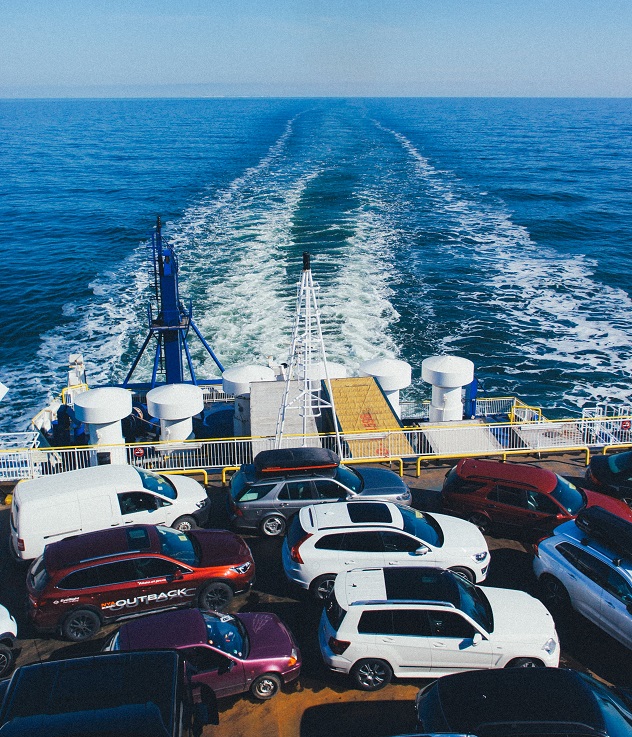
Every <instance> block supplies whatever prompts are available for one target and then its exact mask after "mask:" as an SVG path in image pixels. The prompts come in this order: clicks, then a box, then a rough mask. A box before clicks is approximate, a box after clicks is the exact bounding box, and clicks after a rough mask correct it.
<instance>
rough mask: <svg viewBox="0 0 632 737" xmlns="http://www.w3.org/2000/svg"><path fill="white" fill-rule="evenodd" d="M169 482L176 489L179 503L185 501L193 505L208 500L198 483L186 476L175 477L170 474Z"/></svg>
mask: <svg viewBox="0 0 632 737" xmlns="http://www.w3.org/2000/svg"><path fill="white" fill-rule="evenodd" d="M169 481H170V482H171V483H172V484H173V485H174V486H175V488H176V493H177V494H178V501H179V502H183V501H185V502H188V503H190V504H195V503H196V502H202V501H206V500H207V499H208V494H207V493H206V490H205V489H204V487H203V486H202V484H200V483H198V482H197V481H196V480H195V479H191V478H189V477H188V476H176V475H175V474H172V475H171V476H169ZM192 509H193V507H192Z"/></svg>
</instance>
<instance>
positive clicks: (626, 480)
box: [586, 450, 632, 499]
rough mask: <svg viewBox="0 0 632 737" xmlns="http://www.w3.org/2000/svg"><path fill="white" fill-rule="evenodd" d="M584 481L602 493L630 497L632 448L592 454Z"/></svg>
mask: <svg viewBox="0 0 632 737" xmlns="http://www.w3.org/2000/svg"><path fill="white" fill-rule="evenodd" d="M586 481H588V482H589V483H590V484H591V486H593V487H594V488H595V489H596V490H597V491H601V492H603V493H604V494H610V495H611V496H616V497H618V498H619V499H625V498H626V497H628V498H632V450H628V451H626V452H625V453H613V454H612V455H594V456H593V457H592V458H591V459H590V464H589V465H588V468H587V469H586Z"/></svg>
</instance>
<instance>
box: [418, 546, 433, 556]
mask: <svg viewBox="0 0 632 737" xmlns="http://www.w3.org/2000/svg"><path fill="white" fill-rule="evenodd" d="M429 552H430V548H427V547H426V546H425V545H420V546H419V547H418V548H417V550H415V555H426V553H429Z"/></svg>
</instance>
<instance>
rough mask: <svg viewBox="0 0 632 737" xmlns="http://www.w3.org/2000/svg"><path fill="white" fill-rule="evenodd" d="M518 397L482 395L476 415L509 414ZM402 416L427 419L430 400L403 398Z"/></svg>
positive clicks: (403, 417) (406, 418) (477, 405)
mask: <svg viewBox="0 0 632 737" xmlns="http://www.w3.org/2000/svg"><path fill="white" fill-rule="evenodd" d="M516 401H517V400H516V399H515V398H514V397H494V398H490V399H488V398H485V397H481V398H479V399H477V400H476V416H477V417H490V416H491V415H507V416H509V415H510V414H511V413H512V412H513V411H514V409H515V406H516ZM399 406H400V410H401V417H402V419H403V420H412V419H415V420H427V419H428V416H429V413H430V400H425V401H423V402H412V401H406V400H402V401H400V403H399Z"/></svg>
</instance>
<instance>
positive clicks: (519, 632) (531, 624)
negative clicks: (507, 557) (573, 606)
mask: <svg viewBox="0 0 632 737" xmlns="http://www.w3.org/2000/svg"><path fill="white" fill-rule="evenodd" d="M482 591H483V592H484V593H485V596H486V597H487V598H488V600H489V603H490V604H491V607H492V611H493V613H494V632H493V637H494V640H502V641H505V642H512V641H513V642H525V641H533V642H535V643H536V644H542V645H544V643H545V642H546V641H547V640H548V639H549V638H551V637H552V638H553V639H554V640H555V641H556V642H558V641H559V640H558V636H557V632H556V631H555V622H554V621H553V617H552V616H551V614H550V613H549V610H548V609H547V608H546V607H545V606H544V604H543V603H542V602H541V601H538V599H534V598H533V596H530V595H529V594H527V593H525V592H524V591H516V590H514V589H496V588H489V587H487V586H486V587H484V588H483V589H482Z"/></svg>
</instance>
